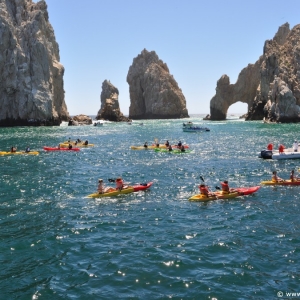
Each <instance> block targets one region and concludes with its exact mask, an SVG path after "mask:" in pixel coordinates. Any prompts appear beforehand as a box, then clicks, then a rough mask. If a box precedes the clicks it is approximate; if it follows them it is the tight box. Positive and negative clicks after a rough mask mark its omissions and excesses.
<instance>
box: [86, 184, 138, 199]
mask: <svg viewBox="0 0 300 300" xmlns="http://www.w3.org/2000/svg"><path fill="white" fill-rule="evenodd" d="M133 192H134V188H133V187H132V186H129V187H128V188H126V189H123V190H121V191H119V190H117V189H115V188H109V189H108V190H107V191H106V192H105V193H103V194H99V193H98V192H97V193H94V194H90V195H88V196H87V198H102V197H113V196H118V195H120V194H129V193H133Z"/></svg>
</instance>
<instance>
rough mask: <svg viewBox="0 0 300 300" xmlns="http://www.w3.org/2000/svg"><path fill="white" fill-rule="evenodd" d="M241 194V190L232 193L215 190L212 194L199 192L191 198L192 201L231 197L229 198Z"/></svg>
mask: <svg viewBox="0 0 300 300" xmlns="http://www.w3.org/2000/svg"><path fill="white" fill-rule="evenodd" d="M238 196H241V194H240V193H239V192H231V193H223V192H222V191H220V192H214V193H212V195H211V196H208V197H207V196H205V195H202V194H197V195H194V196H192V197H191V198H189V200H190V201H210V200H218V199H229V198H235V197H238Z"/></svg>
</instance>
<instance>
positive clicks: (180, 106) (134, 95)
mask: <svg viewBox="0 0 300 300" xmlns="http://www.w3.org/2000/svg"><path fill="white" fill-rule="evenodd" d="M127 82H128V84H129V93H130V107H129V118H132V119H173V118H186V117H189V115H188V111H187V108H186V100H185V97H184V95H183V93H182V91H181V89H180V88H179V87H178V84H177V82H176V80H175V79H174V78H173V76H172V75H171V74H170V72H169V69H168V66H167V65H166V64H165V63H164V62H163V61H161V60H160V59H159V58H158V56H157V54H156V53H155V52H154V51H151V52H149V51H147V50H146V49H144V50H143V51H142V52H141V54H139V55H138V56H137V57H136V58H134V60H133V63H132V65H131V66H130V68H129V71H128V74H127Z"/></svg>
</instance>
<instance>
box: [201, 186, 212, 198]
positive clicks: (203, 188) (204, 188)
mask: <svg viewBox="0 0 300 300" xmlns="http://www.w3.org/2000/svg"><path fill="white" fill-rule="evenodd" d="M199 190H200V194H201V195H203V196H205V197H209V196H211V195H212V194H211V193H210V192H209V190H208V186H207V185H205V184H203V183H202V184H200V185H199Z"/></svg>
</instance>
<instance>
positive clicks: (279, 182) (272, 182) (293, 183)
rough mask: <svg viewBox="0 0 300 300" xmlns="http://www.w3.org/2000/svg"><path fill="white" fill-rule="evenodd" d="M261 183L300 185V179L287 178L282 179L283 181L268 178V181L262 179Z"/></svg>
mask: <svg viewBox="0 0 300 300" xmlns="http://www.w3.org/2000/svg"><path fill="white" fill-rule="evenodd" d="M261 184H264V185H300V180H295V181H291V180H290V179H287V180H282V181H277V182H276V181H272V180H267V181H262V182H261Z"/></svg>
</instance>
